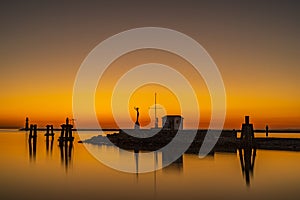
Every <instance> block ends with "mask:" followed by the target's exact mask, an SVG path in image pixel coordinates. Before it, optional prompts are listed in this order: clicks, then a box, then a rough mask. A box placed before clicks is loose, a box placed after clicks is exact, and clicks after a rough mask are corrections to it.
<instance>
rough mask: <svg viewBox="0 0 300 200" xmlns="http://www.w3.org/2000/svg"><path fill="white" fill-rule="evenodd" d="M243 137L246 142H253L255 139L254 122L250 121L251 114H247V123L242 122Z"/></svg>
mask: <svg viewBox="0 0 300 200" xmlns="http://www.w3.org/2000/svg"><path fill="white" fill-rule="evenodd" d="M241 139H242V141H243V142H244V143H245V142H247V143H251V144H252V140H253V139H254V130H253V124H250V123H249V116H245V123H244V124H242V132H241Z"/></svg>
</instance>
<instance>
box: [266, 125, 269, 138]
mask: <svg viewBox="0 0 300 200" xmlns="http://www.w3.org/2000/svg"><path fill="white" fill-rule="evenodd" d="M266 137H269V126H268V125H266Z"/></svg>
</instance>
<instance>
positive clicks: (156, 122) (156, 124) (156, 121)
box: [154, 92, 158, 128]
mask: <svg viewBox="0 0 300 200" xmlns="http://www.w3.org/2000/svg"><path fill="white" fill-rule="evenodd" d="M154 115H155V128H158V118H157V116H156V92H155V94H154Z"/></svg>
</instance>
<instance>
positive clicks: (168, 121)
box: [162, 115, 183, 131]
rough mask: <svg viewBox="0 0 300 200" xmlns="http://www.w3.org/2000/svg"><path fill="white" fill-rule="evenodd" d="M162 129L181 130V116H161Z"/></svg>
mask: <svg viewBox="0 0 300 200" xmlns="http://www.w3.org/2000/svg"><path fill="white" fill-rule="evenodd" d="M162 127H163V130H172V131H173V130H183V117H182V116H180V115H166V116H163V117H162Z"/></svg>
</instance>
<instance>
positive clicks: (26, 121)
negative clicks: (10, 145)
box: [25, 117, 29, 131]
mask: <svg viewBox="0 0 300 200" xmlns="http://www.w3.org/2000/svg"><path fill="white" fill-rule="evenodd" d="M28 130H29V119H28V117H26V120H25V131H28Z"/></svg>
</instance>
